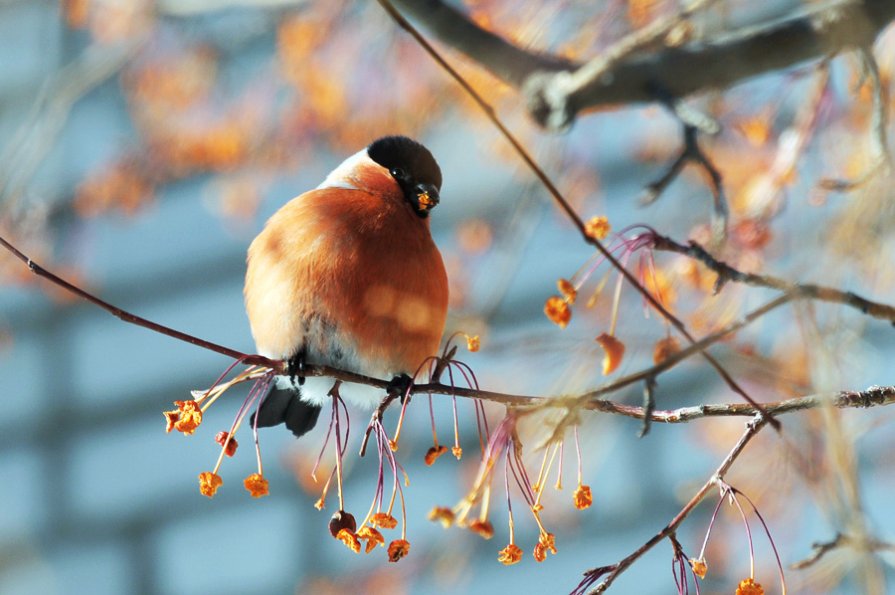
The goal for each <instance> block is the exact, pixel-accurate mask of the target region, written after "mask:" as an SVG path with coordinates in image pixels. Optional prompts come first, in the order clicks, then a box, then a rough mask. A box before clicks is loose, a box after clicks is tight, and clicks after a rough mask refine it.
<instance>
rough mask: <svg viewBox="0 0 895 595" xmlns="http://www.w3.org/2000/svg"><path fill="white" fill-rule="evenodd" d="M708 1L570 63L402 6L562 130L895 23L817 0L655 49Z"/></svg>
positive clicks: (877, 6)
mask: <svg viewBox="0 0 895 595" xmlns="http://www.w3.org/2000/svg"><path fill="white" fill-rule="evenodd" d="M709 3H710V2H709V1H707V0H696V1H694V2H691V3H689V6H688V7H687V8H685V9H684V11H683V12H682V13H681V14H679V15H676V16H675V17H672V18H669V19H663V20H661V21H658V22H655V23H652V24H651V25H648V26H647V28H645V30H639V31H634V32H633V33H631V34H630V35H629V36H627V37H625V38H623V39H621V40H619V41H618V42H617V43H616V44H615V45H613V46H612V47H610V48H608V49H607V50H606V51H605V52H603V53H602V54H601V55H599V56H597V57H595V58H594V59H593V60H591V61H590V62H587V63H585V64H582V65H578V64H573V65H571V66H569V67H564V66H563V61H562V60H561V59H559V58H556V57H552V56H549V55H546V54H543V53H538V52H532V51H527V50H523V49H521V48H518V47H515V46H513V45H512V44H510V43H509V42H507V41H506V40H504V39H503V38H501V37H499V36H497V35H495V34H493V33H491V32H489V31H485V30H484V29H482V28H481V27H479V26H477V25H476V24H475V23H473V22H472V21H470V20H469V18H468V17H466V16H465V15H463V14H462V13H460V12H459V11H457V10H455V9H453V8H450V7H448V6H446V5H445V4H444V3H443V2H442V1H441V0H396V1H395V4H397V5H398V6H400V7H401V9H402V10H403V11H405V12H406V13H407V14H409V15H411V16H412V17H413V18H414V19H415V20H417V21H419V22H420V23H421V24H422V25H423V26H424V27H425V28H426V29H428V30H429V31H431V32H432V33H433V34H435V35H436V36H437V37H438V39H439V40H440V41H441V42H443V43H445V44H447V45H449V46H451V47H453V48H455V49H457V50H459V51H460V52H463V53H464V54H466V55H467V56H468V57H470V58H471V59H473V60H475V61H476V62H478V63H480V64H481V65H482V66H484V67H485V68H487V69H488V70H490V71H491V72H492V73H494V74H495V75H496V76H498V77H500V78H501V79H502V80H504V81H506V82H507V83H509V84H510V85H512V86H514V87H516V88H517V89H519V90H521V91H523V92H524V93H525V95H526V99H527V101H528V105H529V109H530V111H531V112H532V115H533V116H534V117H535V118H536V119H537V121H538V122H540V123H541V124H542V125H546V126H549V127H551V128H554V129H560V128H563V127H566V126H568V125H569V124H571V123H572V121H573V120H574V119H575V117H576V116H577V115H578V113H580V112H581V111H583V110H587V109H589V108H594V107H598V106H605V105H614V104H623V103H639V102H651V101H654V100H655V99H656V97H655V96H654V95H653V94H652V92H651V89H653V88H656V86H659V87H661V88H663V89H667V91H668V92H669V93H671V94H672V95H674V96H675V97H684V96H688V95H692V94H694V93H698V92H702V91H706V90H709V89H716V88H726V87H729V86H731V85H733V84H735V83H737V82H739V81H742V80H744V79H747V78H750V77H753V76H756V75H759V74H762V73H766V72H773V71H777V70H780V69H783V68H787V67H790V66H794V65H796V64H799V63H802V62H805V61H807V60H812V59H817V58H822V57H825V56H828V55H830V54H834V53H836V52H838V51H840V50H842V49H843V48H850V47H864V46H869V45H870V44H872V43H873V40H874V39H875V38H876V36H877V34H878V33H879V32H880V31H881V30H882V29H883V27H885V26H886V25H887V24H888V23H889V22H891V21H892V20H893V18H895V2H891V0H865V1H864V2H856V1H838V2H824V3H816V4H812V5H810V6H809V8H807V9H806V10H804V11H801V12H799V13H798V14H796V15H793V16H791V17H789V18H786V19H782V20H777V21H773V22H769V23H762V24H760V25H757V26H752V27H744V28H742V29H739V30H736V31H732V32H726V33H722V34H718V35H715V36H711V37H707V38H704V39H698V40H694V41H692V42H690V43H686V44H684V45H681V46H678V47H666V46H662V47H661V48H660V49H655V44H656V43H657V42H663V41H664V37H665V36H666V35H667V34H668V33H670V32H672V31H673V30H674V29H675V27H677V26H679V25H680V24H681V23H683V22H684V21H685V20H686V19H687V18H688V17H689V16H690V15H691V14H692V13H693V12H695V11H696V10H698V9H701V8H703V7H704V6H706V5H708V4H709Z"/></svg>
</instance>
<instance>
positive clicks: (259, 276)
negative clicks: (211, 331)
mask: <svg viewBox="0 0 895 595" xmlns="http://www.w3.org/2000/svg"><path fill="white" fill-rule="evenodd" d="M440 191H441V170H440V168H439V167H438V164H437V163H436V162H435V159H434V157H432V154H431V153H430V152H429V151H428V149H426V148H425V147H424V146H423V145H421V144H420V143H418V142H416V141H414V140H411V139H409V138H407V137H404V136H387V137H384V138H380V139H378V140H376V141H374V142H373V143H372V144H370V145H369V146H368V147H366V148H365V149H363V150H361V151H360V152H358V153H356V154H354V155H352V156H351V157H349V158H348V159H346V160H345V161H343V162H342V164H341V165H339V166H338V167H337V168H336V169H335V170H333V171H332V173H330V174H329V175H328V176H327V177H326V179H325V180H324V181H323V183H322V184H320V185H319V186H318V187H317V188H315V189H314V190H310V191H308V192H305V193H304V194H302V195H300V196H298V197H297V198H294V199H292V200H291V201H289V202H288V203H286V205H285V206H283V207H282V208H281V209H280V210H279V211H277V212H276V213H275V214H274V215H273V216H272V217H271V218H270V219H269V220H268V221H267V224H266V225H265V226H264V229H263V231H262V232H261V233H260V234H259V235H258V237H257V238H255V240H254V241H253V242H252V244H251V246H250V247H249V251H248V259H247V270H246V281H245V292H244V293H245V305H246V312H247V313H248V318H249V323H250V326H251V329H252V336H253V337H254V339H255V345H256V347H257V350H258V353H260V354H262V355H264V356H267V357H270V358H274V359H283V360H287V361H288V362H289V368H290V370H291V371H292V373H291V374H290V376H281V377H278V378H277V382H276V383H275V385H274V386H273V388H272V390H271V391H270V393H269V394H268V395H267V396H266V397H265V398H264V400H263V401H262V403H261V406H260V407H259V410H258V412H257V425H258V426H259V427H269V426H275V425H278V424H280V423H285V424H286V427H287V428H289V429H290V430H291V431H292V433H293V434H295V435H296V436H301V435H303V434H304V433H306V432H308V431H309V430H310V429H311V428H313V427H314V424H315V423H316V421H317V417H318V416H319V414H320V410H321V406H322V404H323V402H324V399H326V396H327V393H328V392H329V389H330V388H331V387H332V384H333V381H332V380H331V379H325V378H308V379H307V381H306V382H305V379H303V378H301V377H300V370H301V366H302V364H303V363H305V362H307V363H314V364H323V365H329V366H333V367H337V368H341V369H345V370H349V371H352V372H357V373H360V374H366V375H369V376H374V377H378V378H392V379H393V381H394V382H395V383H400V382H401V381H404V382H406V381H408V380H409V375H411V374H413V373H414V372H415V371H416V369H417V368H418V367H419V365H420V364H421V363H422V362H423V361H424V360H425V359H426V358H427V357H428V356H431V355H435V354H436V353H437V351H438V346H439V342H440V341H441V336H442V333H443V331H444V325H445V319H446V317H447V307H448V280H447V273H446V272H445V269H444V263H443V261H442V259H441V253H440V252H439V251H438V248H437V247H436V245H435V242H434V241H433V240H432V236H431V234H430V232H429V213H430V212H431V211H432V209H434V208H435V207H436V206H437V205H438V202H439V192H440ZM352 391H353V392H352ZM341 394H342V396H344V397H345V398H346V399H347V400H349V401H353V402H354V403H356V404H360V405H362V406H365V407H372V406H373V405H375V404H376V403H377V401H378V399H379V397H380V394H377V393H376V391H374V390H373V389H371V388H370V387H363V386H351V387H346V388H344V389H343V390H342V392H341Z"/></svg>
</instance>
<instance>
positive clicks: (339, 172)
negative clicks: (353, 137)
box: [317, 147, 373, 190]
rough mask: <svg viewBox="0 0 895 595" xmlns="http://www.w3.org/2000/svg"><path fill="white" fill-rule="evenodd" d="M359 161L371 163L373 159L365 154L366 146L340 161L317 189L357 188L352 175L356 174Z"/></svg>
mask: <svg viewBox="0 0 895 595" xmlns="http://www.w3.org/2000/svg"><path fill="white" fill-rule="evenodd" d="M361 163H373V160H372V159H370V156H369V155H367V149H366V147H364V148H363V149H361V150H360V151H358V152H357V153H355V154H354V155H352V156H351V157H349V158H348V159H346V160H345V161H343V162H342V163H340V164H339V167H337V168H336V169H334V170H332V171H331V172H330V174H329V175H328V176H326V179H325V180H323V182H322V183H321V184H320V185H319V186H317V190H320V189H322V188H346V189H348V190H359V188H358V187H357V184H355V182H354V177H355V176H356V175H357V169H358V166H360V164H361Z"/></svg>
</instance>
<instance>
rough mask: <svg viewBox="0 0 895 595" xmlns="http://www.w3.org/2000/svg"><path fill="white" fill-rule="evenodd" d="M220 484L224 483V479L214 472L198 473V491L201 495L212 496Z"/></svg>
mask: <svg viewBox="0 0 895 595" xmlns="http://www.w3.org/2000/svg"><path fill="white" fill-rule="evenodd" d="M222 485H224V480H223V479H221V477H220V476H219V475H218V474H216V473H212V472H211V471H203V472H202V473H200V474H199V491H200V492H201V493H202V495H203V496H208V497H209V498H213V497H214V495H215V493H216V492H217V491H218V488H219V487H221V486H222Z"/></svg>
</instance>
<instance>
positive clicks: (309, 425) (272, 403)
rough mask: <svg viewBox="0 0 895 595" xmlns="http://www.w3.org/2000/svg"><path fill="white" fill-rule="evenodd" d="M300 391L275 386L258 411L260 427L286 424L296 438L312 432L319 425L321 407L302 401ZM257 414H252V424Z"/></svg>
mask: <svg viewBox="0 0 895 595" xmlns="http://www.w3.org/2000/svg"><path fill="white" fill-rule="evenodd" d="M300 394H301V393H300V392H299V389H297V388H295V389H291V388H287V389H281V388H277V387H276V386H274V387H273V388H272V389H271V390H270V393H268V395H267V396H266V397H265V398H264V402H263V403H261V408H260V410H259V411H258V413H257V415H258V427H259V428H269V427H271V426H276V425H279V424H281V423H285V424H286V427H287V428H289V429H290V430H291V431H292V433H293V434H295V437H296V438H300V437H302V436H304V435H305V434H307V433H308V432H310V431H311V430H312V429H313V428H314V426H315V425H316V424H317V418H318V417H319V416H320V406H319V405H312V404H310V403H307V402H305V401H302V400H301V399H300V398H299V397H300ZM254 423H255V414H252V424H253V425H254Z"/></svg>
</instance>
